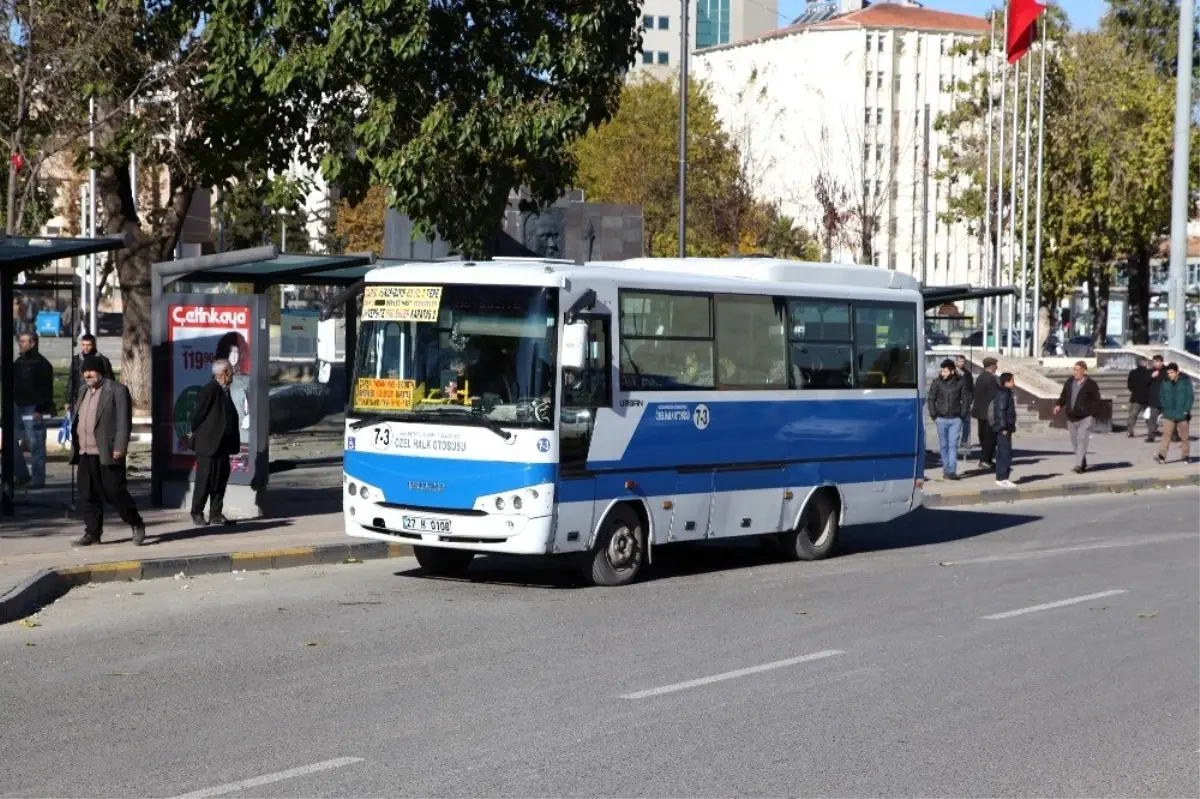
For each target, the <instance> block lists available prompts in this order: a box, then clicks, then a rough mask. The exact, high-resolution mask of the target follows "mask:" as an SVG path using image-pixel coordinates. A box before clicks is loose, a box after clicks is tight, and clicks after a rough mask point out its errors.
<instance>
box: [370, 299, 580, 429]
mask: <svg viewBox="0 0 1200 799" xmlns="http://www.w3.org/2000/svg"><path fill="white" fill-rule="evenodd" d="M403 291H408V292H415V291H420V292H427V293H428V294H429V296H431V297H436V298H437V299H436V300H434V301H433V304H431V305H429V307H426V308H422V309H421V311H420V312H411V308H399V309H398V306H397V305H392V306H391V307H390V308H389V309H387V310H379V308H380V307H382V306H383V305H385V304H386V303H387V302H389V299H383V300H377V301H374V302H372V301H371V298H372V297H388V298H390V297H392V296H393V295H394V294H396V293H399V292H403ZM557 300H558V297H557V289H550V288H541V287H530V286H476V285H447V286H444V287H419V288H417V287H407V288H405V287H390V286H378V285H371V284H368V286H367V292H366V294H365V296H364V306H363V307H364V310H363V319H362V324H361V326H360V328H359V334H358V335H359V344H358V357H357V358H356V364H357V372H356V374H355V381H354V396H353V398H352V400H351V409H352V411H353V412H355V413H356V414H359V415H370V416H384V417H393V418H396V419H399V420H405V419H409V420H413V421H421V422H432V423H447V424H457V423H462V422H465V421H467V420H466V419H464V416H469V417H471V420H472V421H478V420H483V421H487V422H493V423H498V424H503V425H505V426H511V427H533V428H549V427H551V425H552V424H553V419H554V415H553V402H554V391H553V385H554V383H553V379H554V364H555V362H556V352H557V347H556V334H557V329H558V326H557V318H558V302H557ZM397 302H400V301H397ZM419 315H425V316H427V317H428V318H430V319H432V318H434V317H435V316H436V319H437V321H436V322H433V321H395V320H396V319H398V318H399V319H403V318H404V317H405V316H419ZM372 317H375V318H372ZM379 317H384V318H379ZM387 317H390V318H387Z"/></svg>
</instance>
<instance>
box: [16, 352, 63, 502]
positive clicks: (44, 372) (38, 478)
mask: <svg viewBox="0 0 1200 799" xmlns="http://www.w3.org/2000/svg"><path fill="white" fill-rule="evenodd" d="M17 347H18V348H19V349H20V350H21V352H20V354H19V355H18V356H17V359H16V360H15V361H14V362H13V405H14V406H15V407H14V410H15V412H16V419H17V424H18V425H20V428H19V429H20V430H21V431H22V435H23V437H24V438H25V440H26V441H27V442H29V458H30V460H32V461H33V480H32V481H30V479H29V467H27V466H26V465H25V455H24V454H23V453H22V452H21V448H20V447H19V446H18V447H17V448H16V454H17V455H18V456H19V457H17V458H14V459H13V462H14V463H15V464H16V470H17V473H16V475H15V477H16V480H17V483H18V484H24V483H29V485H30V486H31V487H32V488H41V487H42V486H44V485H45V484H46V428H45V425H44V424H43V422H42V417H43V416H53V415H54V411H55V408H54V367H53V366H51V365H50V362H49V361H48V360H46V358H45V356H43V355H42V354H41V353H40V352H38V335H37V333H22V334H21V335H20V336H18V337H17ZM4 444H5V445H6V446H7V445H8V442H7V441H6V442H4Z"/></svg>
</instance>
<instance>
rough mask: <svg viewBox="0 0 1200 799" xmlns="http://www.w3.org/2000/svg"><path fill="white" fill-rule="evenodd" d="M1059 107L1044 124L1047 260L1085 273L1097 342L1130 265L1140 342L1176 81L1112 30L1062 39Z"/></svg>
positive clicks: (1165, 196)
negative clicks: (1120, 273) (1118, 271)
mask: <svg viewBox="0 0 1200 799" xmlns="http://www.w3.org/2000/svg"><path fill="white" fill-rule="evenodd" d="M1063 80H1064V86H1063V88H1064V94H1063V101H1062V103H1061V104H1060V105H1058V106H1057V107H1056V109H1055V113H1054V116H1053V118H1052V119H1051V120H1050V121H1049V125H1050V128H1051V129H1052V130H1053V131H1054V135H1053V136H1052V137H1050V143H1049V145H1048V147H1049V149H1048V161H1049V163H1050V164H1052V165H1053V169H1051V170H1050V171H1049V172H1048V174H1047V191H1048V194H1049V196H1050V197H1051V198H1053V202H1051V203H1050V204H1049V205H1048V211H1049V213H1048V214H1047V221H1048V223H1049V225H1050V230H1051V231H1052V233H1053V239H1054V245H1055V246H1054V248H1053V249H1052V250H1051V251H1050V252H1049V253H1047V256H1046V260H1047V262H1049V263H1051V264H1054V263H1057V264H1058V265H1059V271H1060V272H1062V273H1065V274H1071V275H1086V276H1087V279H1088V299H1089V305H1090V307H1091V308H1092V309H1093V311H1094V312H1095V324H1094V327H1093V332H1094V335H1097V336H1103V335H1105V331H1106V330H1107V313H1108V293H1109V290H1110V288H1111V284H1112V279H1113V277H1114V275H1115V268H1116V264H1117V262H1118V261H1128V262H1129V263H1130V267H1131V268H1130V294H1131V296H1130V301H1131V305H1133V306H1134V308H1133V310H1134V313H1133V314H1132V320H1131V325H1130V326H1131V334H1132V335H1133V337H1134V339H1135V340H1136V341H1140V342H1143V343H1144V342H1145V340H1146V333H1147V312H1148V304H1149V296H1148V289H1149V273H1150V263H1149V261H1150V253H1151V248H1152V247H1153V246H1154V245H1156V244H1157V242H1158V241H1159V240H1160V238H1161V236H1162V234H1163V232H1164V231H1165V230H1167V229H1169V227H1170V207H1171V150H1172V142H1173V128H1174V110H1175V101H1174V86H1173V81H1171V80H1169V79H1167V78H1165V77H1164V76H1163V75H1161V74H1160V73H1158V72H1157V71H1156V70H1155V68H1154V64H1153V62H1152V61H1150V60H1149V59H1148V58H1147V57H1145V56H1144V55H1142V54H1140V53H1131V52H1130V51H1129V50H1128V49H1127V48H1126V47H1125V44H1124V43H1123V42H1121V41H1120V40H1119V39H1117V38H1116V37H1114V36H1112V35H1111V34H1109V33H1105V32H1101V33H1086V34H1077V35H1074V36H1072V37H1070V39H1069V40H1068V41H1067V42H1066V46H1065V48H1064V57H1063Z"/></svg>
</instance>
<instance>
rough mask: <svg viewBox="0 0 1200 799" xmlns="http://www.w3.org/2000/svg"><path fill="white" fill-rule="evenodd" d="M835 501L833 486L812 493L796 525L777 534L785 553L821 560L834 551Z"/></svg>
mask: <svg viewBox="0 0 1200 799" xmlns="http://www.w3.org/2000/svg"><path fill="white" fill-rule="evenodd" d="M838 532H839V530H838V501H837V494H836V493H834V491H833V489H830V488H824V489H821V490H820V491H818V492H817V493H816V494H814V495H813V497H812V499H810V500H809V501H808V507H806V508H805V509H804V515H803V516H802V517H800V523H799V524H797V525H796V529H794V530H790V531H788V532H786V533H782V534H781V535H780V537H779V540H780V543H781V544H782V545H783V551H784V553H785V554H786V555H787V556H788V557H790V558H794V559H795V560H823V559H825V558H827V557H829V556H830V555H832V554H833V551H834V548H835V547H836V546H837V539H838Z"/></svg>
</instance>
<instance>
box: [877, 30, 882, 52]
mask: <svg viewBox="0 0 1200 799" xmlns="http://www.w3.org/2000/svg"><path fill="white" fill-rule="evenodd" d="M876 44H877V45H878V50H879V52H881V53H882V52H883V34H882V33H881V34H879V38H878V40H877V42H876Z"/></svg>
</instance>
